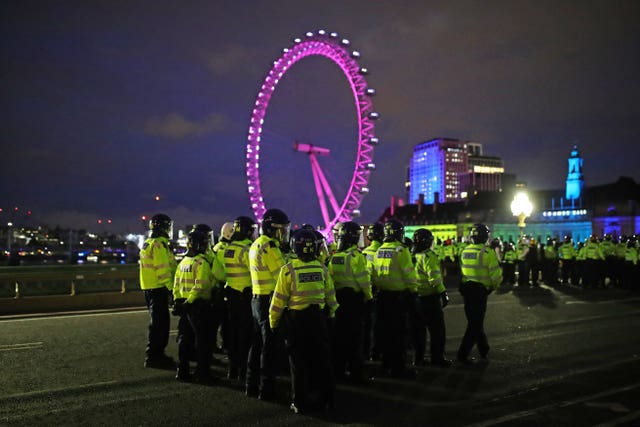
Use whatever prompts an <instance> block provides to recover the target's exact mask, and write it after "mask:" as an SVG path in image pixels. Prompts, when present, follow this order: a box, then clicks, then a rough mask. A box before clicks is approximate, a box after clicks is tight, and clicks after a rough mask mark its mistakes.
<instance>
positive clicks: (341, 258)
mask: <svg viewBox="0 0 640 427" xmlns="http://www.w3.org/2000/svg"><path fill="white" fill-rule="evenodd" d="M329 274H330V275H331V278H332V279H333V285H334V287H335V288H336V289H341V288H352V289H355V290H356V291H357V292H362V293H363V294H364V298H365V300H370V299H372V298H373V294H372V292H371V276H370V275H369V270H368V269H367V259H366V258H365V256H364V255H363V254H361V253H360V252H359V251H358V248H357V247H356V246H355V245H354V246H352V247H350V248H349V249H347V250H346V251H341V252H336V253H334V254H333V255H332V256H331V259H330V261H329Z"/></svg>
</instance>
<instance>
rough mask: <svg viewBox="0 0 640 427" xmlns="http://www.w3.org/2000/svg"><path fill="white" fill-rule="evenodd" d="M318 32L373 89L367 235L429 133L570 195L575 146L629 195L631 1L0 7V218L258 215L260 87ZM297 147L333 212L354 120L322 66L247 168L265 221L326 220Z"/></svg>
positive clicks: (592, 175)
mask: <svg viewBox="0 0 640 427" xmlns="http://www.w3.org/2000/svg"><path fill="white" fill-rule="evenodd" d="M318 29H325V30H327V31H336V32H338V33H339V34H340V35H341V36H343V37H345V38H348V39H349V40H350V41H351V47H352V48H353V49H356V50H358V51H360V52H361V55H362V57H361V60H360V64H361V65H362V66H365V67H367V68H368V69H369V70H370V72H371V74H370V75H369V76H368V77H367V80H368V82H369V85H370V86H371V87H374V88H375V89H376V90H377V96H376V97H375V99H374V106H375V109H376V111H378V112H379V113H380V115H381V117H382V118H381V119H380V120H379V121H378V122H377V126H376V134H377V136H378V137H379V138H380V140H381V144H380V146H378V147H377V149H376V152H375V162H376V164H377V170H376V171H375V172H374V173H373V174H372V177H371V179H370V181H369V187H370V189H371V194H369V195H368V196H367V197H366V198H365V200H364V202H363V204H362V205H361V207H360V209H361V211H362V218H361V221H362V222H370V221H373V220H375V219H376V218H377V217H378V216H379V215H380V214H381V213H382V211H383V210H384V209H385V207H386V206H388V204H389V201H390V197H391V195H397V196H401V197H404V194H405V193H404V180H405V177H406V168H407V166H408V163H409V158H410V155H411V150H412V147H413V145H415V144H417V143H419V142H422V141H425V140H428V139H432V138H436V137H450V138H457V139H460V140H463V141H467V140H469V141H475V142H480V143H482V144H483V145H484V154H485V155H495V156H500V157H502V158H503V159H504V161H505V166H506V169H507V172H509V173H514V174H516V175H517V178H518V179H519V180H522V181H526V182H527V184H528V185H529V187H530V188H532V189H556V188H563V187H564V181H565V179H566V174H567V160H566V159H567V157H568V156H569V153H570V151H571V148H572V146H573V145H574V144H577V145H578V149H579V150H580V153H581V154H582V156H583V157H584V172H585V183H586V185H587V186H591V185H597V184H604V183H610V182H614V181H615V180H617V178H618V177H619V176H621V175H625V176H630V177H632V178H634V179H635V180H636V181H637V182H640V167H639V166H638V165H639V163H640V82H639V76H640V2H639V1H604V0H603V1H560V0H553V1H540V0H535V1H517V0H514V1H469V2H467V1H443V2H431V1H424V0H420V1H402V0H392V1H375V0H373V1H372V0H367V1H360V0H357V1H354V0H343V1H324V2H307V1H299V0H298V1H277V0H276V1H273V0H272V1H266V0H265V1H244V0H242V1H241V0H237V1H236V0H233V1H201V2H198V1H188V2H178V1H174V2H165V1H149V2H147V1H113V0H110V1H94V0H92V1H62V2H59V1H23V0H21V1H3V2H1V3H0V55H1V62H0V70H1V80H0V82H1V83H0V85H1V86H2V87H1V91H0V94H1V97H0V99H1V102H0V113H1V115H2V121H1V122H0V123H2V132H1V133H0V139H1V147H2V155H1V156H0V207H1V208H3V212H2V213H0V220H1V221H3V222H4V221H6V220H14V221H15V220H21V218H22V220H24V218H23V214H22V212H24V211H25V210H26V209H30V210H32V212H33V214H32V216H31V218H30V219H29V220H28V221H30V222H31V223H32V224H34V223H47V224H50V225H56V224H58V225H61V226H73V227H89V228H97V227H96V224H97V219H98V218H103V219H107V218H108V219H112V224H111V225H105V224H103V225H102V226H100V227H102V228H103V229H105V230H112V231H114V232H122V231H138V232H139V231H141V221H140V216H141V215H143V214H152V213H154V212H158V211H162V212H165V213H168V214H169V215H171V216H172V217H173V218H174V219H175V221H176V225H177V226H181V225H183V224H189V223H195V222H205V223H208V224H210V225H212V226H213V227H214V229H216V230H218V229H219V227H220V225H221V224H222V222H224V221H228V220H232V219H233V218H234V217H236V216H238V215H251V210H250V207H249V198H248V195H247V190H246V179H245V169H244V168H245V147H246V136H247V130H248V127H249V117H250V115H251V111H252V108H253V103H254V102H255V98H256V94H257V91H258V89H259V87H260V85H261V83H262V80H263V79H264V77H265V75H266V74H267V72H268V70H269V69H270V67H271V65H272V63H273V61H275V60H276V59H277V58H278V57H279V56H280V54H281V52H282V49H283V48H285V47H289V46H290V45H291V44H292V40H293V38H295V37H298V36H303V35H304V33H306V32H307V31H316V30H318ZM296 140H298V141H303V142H308V143H312V144H316V145H319V146H323V147H327V148H330V149H331V150H332V154H331V156H330V157H328V158H320V159H319V160H320V163H321V165H322V167H323V169H324V171H325V173H326V174H327V176H328V177H329V181H330V182H331V185H332V188H333V189H334V192H335V193H336V195H338V197H341V198H343V197H344V192H345V191H346V189H347V188H348V184H349V180H350V177H351V174H352V168H353V162H354V159H355V154H356V145H357V144H356V117H355V107H354V104H353V97H352V94H351V93H350V89H349V86H348V83H347V80H346V79H345V77H344V76H343V75H342V73H341V71H340V69H339V68H338V67H337V66H336V65H335V64H334V63H333V62H331V61H330V60H328V59H326V58H323V57H312V58H307V59H305V60H303V61H302V62H300V63H298V64H296V65H295V66H294V67H293V68H292V69H291V70H290V71H289V72H288V73H287V74H286V75H285V77H284V78H283V79H282V81H281V82H280V84H279V85H278V88H277V89H276V92H275V94H274V96H273V98H272V101H271V103H270V104H269V108H268V110H267V117H266V121H265V125H264V138H263V141H262V147H261V148H262V151H261V159H260V160H261V164H260V170H261V178H262V182H263V185H262V191H263V195H264V197H265V203H266V205H267V207H280V208H282V209H283V210H285V211H286V212H287V213H288V214H289V216H290V218H291V220H292V221H293V222H295V223H303V222H310V223H320V222H321V216H320V213H319V208H318V201H317V197H316V195H315V190H314V188H313V184H312V182H313V181H312V176H311V169H310V166H309V161H308V159H307V158H306V157H305V156H304V155H303V154H300V153H295V152H294V151H293V149H292V145H293V142H294V141H296ZM155 195H160V200H159V201H156V200H154V196H155ZM14 206H18V207H19V208H20V211H19V213H17V214H16V213H14V212H13V207H14Z"/></svg>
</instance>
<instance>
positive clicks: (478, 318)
mask: <svg viewBox="0 0 640 427" xmlns="http://www.w3.org/2000/svg"><path fill="white" fill-rule="evenodd" d="M470 238H471V242H472V244H471V245H469V246H467V247H466V248H465V250H464V251H463V252H462V254H461V256H460V263H461V265H460V268H461V270H462V282H461V284H460V293H461V294H462V298H463V300H464V314H465V316H466V318H467V329H466V331H465V333H464V337H463V338H462V342H461V343H460V347H459V348H458V362H460V363H462V364H466V365H470V364H473V363H474V362H475V359H474V358H470V357H469V353H471V350H472V349H473V347H474V346H476V345H477V346H478V352H479V353H480V357H481V358H483V359H486V358H487V355H488V353H489V341H488V340H487V335H486V334H485V332H484V316H485V313H486V311H487V297H488V295H489V294H490V293H491V292H493V290H494V289H497V288H498V286H499V285H500V281H501V279H502V269H501V268H500V265H499V264H498V258H497V257H496V253H495V252H494V251H493V250H491V249H490V248H489V247H488V246H487V244H486V243H487V240H488V239H489V227H487V226H486V225H484V224H474V225H473V227H472V228H471V232H470Z"/></svg>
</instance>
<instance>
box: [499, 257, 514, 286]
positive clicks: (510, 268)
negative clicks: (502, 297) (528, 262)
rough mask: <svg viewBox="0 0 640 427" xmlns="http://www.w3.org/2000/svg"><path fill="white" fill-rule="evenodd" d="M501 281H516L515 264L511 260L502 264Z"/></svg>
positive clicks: (512, 283) (510, 282) (511, 282)
mask: <svg viewBox="0 0 640 427" xmlns="http://www.w3.org/2000/svg"><path fill="white" fill-rule="evenodd" d="M502 282H503V283H509V284H511V285H514V284H515V283H516V265H515V264H514V263H513V262H505V263H504V264H503V265H502Z"/></svg>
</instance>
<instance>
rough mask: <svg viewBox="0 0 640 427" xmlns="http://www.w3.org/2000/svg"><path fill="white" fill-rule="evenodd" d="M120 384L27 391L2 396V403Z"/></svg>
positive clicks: (102, 382)
mask: <svg viewBox="0 0 640 427" xmlns="http://www.w3.org/2000/svg"><path fill="white" fill-rule="evenodd" d="M118 383H119V381H100V382H97V383H90V384H80V385H77V386H70V387H59V388H48V389H44V390H34V391H27V392H24V393H16V394H9V395H6V396H2V397H0V402H2V401H7V400H11V399H17V400H19V399H25V398H29V397H38V396H48V395H51V394H55V393H64V392H70V391H86V390H91V389H93V388H99V387H105V386H112V385H116V384H118Z"/></svg>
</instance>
